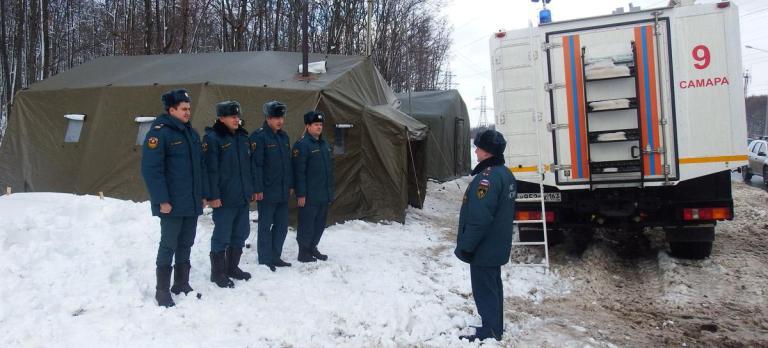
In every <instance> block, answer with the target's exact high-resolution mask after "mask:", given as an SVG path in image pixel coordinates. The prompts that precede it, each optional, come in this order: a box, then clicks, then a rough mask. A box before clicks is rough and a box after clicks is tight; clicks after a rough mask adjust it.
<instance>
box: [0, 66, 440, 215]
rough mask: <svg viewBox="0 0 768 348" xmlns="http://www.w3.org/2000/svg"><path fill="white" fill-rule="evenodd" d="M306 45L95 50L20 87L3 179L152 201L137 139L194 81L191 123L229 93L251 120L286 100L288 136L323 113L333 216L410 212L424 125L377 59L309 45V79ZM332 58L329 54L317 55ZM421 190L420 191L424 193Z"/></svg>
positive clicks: (4, 151)
mask: <svg viewBox="0 0 768 348" xmlns="http://www.w3.org/2000/svg"><path fill="white" fill-rule="evenodd" d="M301 60H302V59H301V54H300V53H292V52H233V53H206V54H177V55H154V56H116V57H103V58H98V59H94V60H92V61H90V62H88V63H85V64H82V65H80V66H78V67H75V68H73V69H70V70H68V71H65V72H63V73H61V74H58V75H56V76H53V77H51V78H49V79H46V80H44V81H41V82H39V83H36V84H34V85H32V86H30V87H29V88H28V89H25V90H23V91H20V92H19V93H17V95H16V97H15V102H14V105H13V108H12V110H11V115H10V118H9V121H8V129H7V132H6V134H5V137H4V139H3V143H2V145H0V186H1V187H5V186H10V187H12V188H13V190H14V191H15V192H19V191H23V192H31V191H38V192H39V191H54V192H72V193H77V194H96V193H97V192H104V194H105V195H107V196H110V197H116V198H123V199H132V200H136V201H142V200H146V199H147V193H146V189H145V187H144V183H143V181H142V178H141V175H140V170H139V167H140V165H139V164H140V160H141V158H140V157H141V146H140V145H139V144H140V143H141V142H142V141H143V137H144V134H146V131H147V130H148V128H149V124H150V122H151V121H152V116H156V115H157V114H159V113H160V112H162V104H161V101H160V95H161V94H162V93H163V92H165V91H167V90H170V89H173V88H180V87H183V88H186V89H188V90H189V92H190V95H191V97H192V115H193V120H192V125H193V126H194V127H195V128H196V129H198V131H200V132H201V134H202V130H203V129H204V127H206V126H210V125H211V124H212V123H213V122H214V120H215V112H214V105H215V104H216V103H217V102H219V101H222V100H237V101H239V102H240V103H241V104H242V110H243V115H244V116H243V118H244V122H245V127H246V129H249V130H255V129H256V128H259V127H261V126H262V123H263V116H262V104H263V103H264V102H266V101H268V100H272V99H276V100H280V101H282V102H284V103H286V104H287V105H288V115H287V117H286V124H285V130H286V131H287V132H288V134H289V136H290V138H291V142H294V141H296V140H297V139H298V138H299V137H300V136H301V135H302V133H303V126H304V124H303V119H302V115H303V114H304V113H305V112H306V111H308V110H311V109H317V110H320V111H323V112H324V113H326V115H327V121H326V125H325V132H324V136H325V137H326V139H327V140H328V141H329V142H330V143H331V144H332V145H333V148H334V164H335V173H336V201H335V202H334V204H333V206H332V208H331V212H330V214H329V215H330V220H331V221H334V222H335V221H343V220H348V219H358V218H361V219H367V220H374V221H376V220H392V221H399V222H402V221H404V218H405V208H406V207H407V205H408V203H409V201H410V202H411V204H412V205H417V204H414V203H419V202H414V201H413V199H412V198H411V197H413V196H414V195H416V194H417V193H416V192H410V194H409V187H415V186H421V187H422V190H423V184H419V183H417V182H415V180H416V179H417V178H418V175H414V173H411V171H413V170H414V168H415V169H416V170H419V168H420V167H421V166H423V163H416V162H417V160H418V159H419V158H423V156H420V155H418V154H416V153H415V152H414V147H415V146H413V144H416V143H423V142H424V141H425V139H426V136H427V133H426V132H427V128H426V126H425V125H423V124H422V123H420V122H419V121H416V120H414V119H413V118H411V117H409V116H407V115H406V114H404V113H403V112H401V111H398V110H397V108H396V104H397V98H396V96H395V94H394V93H393V92H392V90H391V88H390V87H389V86H388V85H387V83H386V81H384V79H383V78H382V76H381V75H380V74H379V72H378V71H377V70H376V68H375V67H374V66H373V63H372V62H371V60H370V59H368V58H365V57H360V56H340V55H330V56H324V55H310V62H315V64H313V66H312V67H313V68H318V67H319V70H317V71H315V73H313V74H311V76H310V77H309V78H303V77H301V76H300V74H298V66H299V64H300V63H301ZM318 62H324V63H318ZM422 196H423V194H422Z"/></svg>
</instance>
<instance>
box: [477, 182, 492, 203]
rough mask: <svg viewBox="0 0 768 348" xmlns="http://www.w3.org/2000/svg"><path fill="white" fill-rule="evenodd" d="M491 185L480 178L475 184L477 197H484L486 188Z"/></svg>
mask: <svg viewBox="0 0 768 348" xmlns="http://www.w3.org/2000/svg"><path fill="white" fill-rule="evenodd" d="M490 187H491V182H490V181H488V180H486V179H483V180H480V182H479V183H478V185H477V192H476V194H477V199H483V198H485V195H486V194H488V189H489V188H490Z"/></svg>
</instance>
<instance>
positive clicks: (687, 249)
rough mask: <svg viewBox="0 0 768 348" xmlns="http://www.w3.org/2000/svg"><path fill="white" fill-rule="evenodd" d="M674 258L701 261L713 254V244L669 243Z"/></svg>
mask: <svg viewBox="0 0 768 348" xmlns="http://www.w3.org/2000/svg"><path fill="white" fill-rule="evenodd" d="M669 249H670V251H671V253H672V256H674V257H678V258H682V259H693V260H701V259H704V258H707V257H709V255H711V254H712V242H669Z"/></svg>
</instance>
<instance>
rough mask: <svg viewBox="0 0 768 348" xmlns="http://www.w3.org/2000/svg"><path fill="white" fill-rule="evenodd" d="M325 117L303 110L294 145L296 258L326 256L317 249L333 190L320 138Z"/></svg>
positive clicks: (330, 167) (325, 147)
mask: <svg viewBox="0 0 768 348" xmlns="http://www.w3.org/2000/svg"><path fill="white" fill-rule="evenodd" d="M324 118H325V116H324V115H323V114H322V113H321V112H317V111H310V112H307V113H306V114H304V124H305V127H304V128H305V132H304V136H303V137H302V138H301V139H299V141H297V142H296V144H294V145H293V174H294V188H295V189H296V200H297V201H298V202H297V205H298V207H299V227H298V231H297V233H296V241H297V242H298V244H299V262H315V261H317V260H322V261H325V260H327V259H328V256H327V255H324V254H322V253H320V251H319V250H317V244H319V243H320V238H321V237H322V236H323V230H325V221H326V217H327V216H328V206H329V205H330V204H331V202H332V201H333V194H334V192H333V191H334V178H333V158H331V147H330V146H329V145H328V143H327V142H326V141H325V140H324V139H323V138H322V134H323V122H324Z"/></svg>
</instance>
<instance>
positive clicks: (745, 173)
mask: <svg viewBox="0 0 768 348" xmlns="http://www.w3.org/2000/svg"><path fill="white" fill-rule="evenodd" d="M741 177H742V178H743V179H744V182H749V181H750V180H752V173H750V172H749V166H744V167H741Z"/></svg>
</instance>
